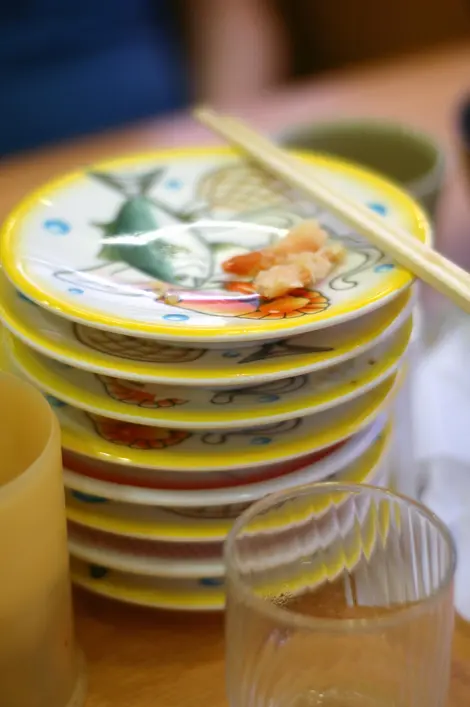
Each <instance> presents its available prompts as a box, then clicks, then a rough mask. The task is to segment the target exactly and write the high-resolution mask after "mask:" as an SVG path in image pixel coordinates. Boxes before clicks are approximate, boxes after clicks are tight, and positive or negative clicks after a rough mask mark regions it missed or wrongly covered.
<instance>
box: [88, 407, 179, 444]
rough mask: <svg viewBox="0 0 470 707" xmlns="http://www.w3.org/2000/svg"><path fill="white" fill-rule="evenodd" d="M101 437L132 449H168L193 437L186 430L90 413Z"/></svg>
mask: <svg viewBox="0 0 470 707" xmlns="http://www.w3.org/2000/svg"><path fill="white" fill-rule="evenodd" d="M90 418H91V419H92V420H93V423H94V425H95V429H96V431H97V433H98V434H99V435H100V437H103V439H105V440H106V441H107V442H112V443H113V444H119V445H122V446H124V447H130V448H131V449H141V450H151V449H166V448H167V447H173V446H175V445H176V444H181V442H184V441H185V440H186V439H189V437H191V433H190V432H186V431H185V430H169V429H166V428H164V427H150V426H148V425H134V424H131V423H129V422H121V421H120V420H110V419H108V418H106V417H98V416H96V415H90Z"/></svg>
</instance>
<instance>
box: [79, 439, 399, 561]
mask: <svg viewBox="0 0 470 707" xmlns="http://www.w3.org/2000/svg"><path fill="white" fill-rule="evenodd" d="M388 439H389V434H383V435H382V434H379V437H378V438H377V439H376V441H375V442H374V443H373V444H372V445H371V446H370V447H369V449H368V450H367V451H366V452H365V453H364V454H363V455H362V456H361V457H360V458H358V459H357V460H356V461H355V462H353V463H352V464H351V465H349V466H348V467H346V468H344V469H342V470H341V471H340V472H338V473H337V474H332V475H331V480H332V481H337V480H341V481H344V482H347V481H350V482H356V483H367V482H368V481H369V482H371V481H374V482H377V483H378V481H377V480H379V481H380V484H381V485H383V484H384V483H386V482H387V476H388V467H387V466H386V465H384V463H385V460H386V450H387V446H388ZM314 475H315V474H314V471H313V473H312V477H314ZM304 481H305V482H307V483H308V482H309V481H310V479H309V478H308V473H306V474H305V478H304ZM297 485H298V480H297V479H294V480H293V482H292V483H291V484H290V485H289V482H287V484H285V485H284V486H283V488H284V489H285V488H290V487H291V488H294V487H296V486H297ZM66 500H67V517H68V519H69V521H71V522H73V523H74V524H76V525H79V526H85V527H88V528H92V529H94V530H98V531H101V532H103V533H110V534H113V535H118V536H124V537H127V538H141V539H147V540H149V539H154V540H159V541H166V542H176V543H181V542H183V541H184V542H187V543H196V545H197V546H198V545H199V544H200V543H207V542H210V543H213V542H215V541H221V540H223V539H224V538H225V536H226V534H227V533H228V531H229V530H230V528H231V526H232V523H233V521H234V519H235V518H236V517H238V515H240V513H241V512H242V511H243V510H244V509H245V508H246V507H247V506H249V505H250V502H248V503H242V504H240V503H237V504H232V505H230V506H228V505H227V506H223V507H221V506H211V507H207V508H188V507H183V506H179V507H173V508H169V507H167V508H162V507H154V506H148V505H146V506H142V505H141V506H137V505H135V504H131V503H120V502H116V501H109V500H107V499H104V498H96V497H94V498H93V497H90V496H87V497H84V496H83V495H82V494H77V493H75V492H71V491H67V493H66ZM288 520H289V523H290V524H293V525H296V524H297V523H298V522H300V523H301V522H302V519H301V518H299V519H296V518H294V516H292V517H291V516H288ZM260 526H261V523H260ZM286 527H287V526H286ZM274 530H276V531H279V530H282V531H283V530H285V527H284V526H279V525H276V523H275V522H274V521H272V520H271V519H270V518H268V516H266V532H273V531H274ZM189 552H190V550H189V548H188V554H189ZM198 552H199V549H198V547H196V553H198Z"/></svg>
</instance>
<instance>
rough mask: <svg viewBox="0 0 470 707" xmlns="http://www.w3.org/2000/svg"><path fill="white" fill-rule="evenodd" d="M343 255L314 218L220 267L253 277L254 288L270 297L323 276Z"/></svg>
mask: <svg viewBox="0 0 470 707" xmlns="http://www.w3.org/2000/svg"><path fill="white" fill-rule="evenodd" d="M344 257H345V251H344V248H343V247H342V246H341V245H340V244H339V243H334V242H332V241H331V240H330V239H329V238H328V234H327V233H326V231H324V230H323V229H322V228H321V227H320V226H319V225H318V223H317V222H316V221H303V222H302V223H301V224H299V225H298V226H295V227H294V228H292V229H291V230H290V231H289V233H288V234H287V235H286V237H285V238H282V239H281V240H280V241H279V242H278V243H276V244H275V245H273V246H270V247H268V248H264V249H263V250H257V251H253V252H251V253H245V254H243V255H236V256H234V257H233V258H230V259H229V260H226V261H225V262H224V263H223V264H222V267H223V269H224V271H225V272H226V273H227V274H229V275H236V276H238V277H243V278H247V279H252V280H253V286H254V288H255V290H256V292H258V294H260V295H261V297H265V298H267V299H271V298H273V297H280V296H282V295H285V294H287V293H289V292H292V291H293V290H297V289H300V288H304V287H310V286H312V285H314V284H315V283H317V282H318V281H319V280H323V279H324V278H325V277H327V275H329V274H330V272H331V271H332V270H333V268H334V267H335V266H336V265H338V264H339V263H340V262H341V261H342V260H343V259H344Z"/></svg>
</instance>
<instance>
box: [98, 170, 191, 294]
mask: <svg viewBox="0 0 470 707" xmlns="http://www.w3.org/2000/svg"><path fill="white" fill-rule="evenodd" d="M164 174H165V169H164V168H159V169H156V170H153V171H152V172H148V173H146V174H143V175H138V176H137V177H134V176H132V177H127V178H122V179H121V178H119V177H117V176H115V175H111V174H106V173H103V172H90V176H91V177H93V178H95V179H97V180H99V181H100V182H102V183H103V184H105V185H106V186H108V187H111V188H113V189H115V190H117V191H119V193H121V194H123V195H124V196H125V198H126V199H125V202H124V203H123V205H122V206H121V207H120V209H119V211H118V212H117V214H116V217H115V218H114V219H113V220H112V221H110V222H109V223H101V224H95V225H96V226H97V227H98V228H100V229H101V230H102V232H103V239H104V241H106V240H110V241H111V243H106V242H105V243H104V245H102V247H101V250H100V252H99V257H100V258H103V259H104V260H110V261H120V262H124V263H127V264H128V265H130V266H131V267H133V268H135V269H137V270H140V272H142V273H145V274H146V275H149V276H150V277H153V278H155V279H157V280H163V281H165V282H168V283H172V284H176V283H178V280H179V278H178V275H177V273H176V272H175V268H174V266H173V263H172V257H173V256H174V255H175V254H177V253H183V252H187V248H181V247H180V246H178V245H175V244H172V243H168V242H167V241H165V240H164V239H163V238H160V239H158V238H157V239H155V240H152V241H150V242H148V243H145V242H140V243H139V242H138V239H136V241H137V242H132V238H129V242H128V243H119V242H117V243H113V242H112V241H113V239H115V237H116V236H130V237H132V236H140V235H142V234H145V233H148V232H152V231H156V230H157V229H158V228H159V224H158V221H157V219H156V217H155V203H154V202H153V201H151V200H150V198H149V196H148V192H149V191H150V189H151V188H152V187H153V186H154V185H155V184H157V183H158V182H159V181H160V180H161V178H162V177H163V176H164Z"/></svg>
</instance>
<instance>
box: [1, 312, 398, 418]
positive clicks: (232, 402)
mask: <svg viewBox="0 0 470 707" xmlns="http://www.w3.org/2000/svg"><path fill="white" fill-rule="evenodd" d="M411 331H412V322H411V319H410V320H408V322H407V323H406V324H405V325H404V326H403V327H402V328H401V329H400V330H399V331H398V332H397V333H396V334H395V335H394V336H392V337H391V338H390V339H387V340H386V341H384V342H382V343H380V344H378V345H377V346H375V347H373V348H372V349H370V351H368V352H366V353H364V354H362V355H360V356H358V357H357V358H353V359H350V360H349V361H345V362H344V363H340V364H339V365H337V366H335V367H333V368H328V369H326V370H324V371H318V372H317V373H311V374H306V375H303V376H296V377H295V378H284V379H283V380H281V381H273V382H270V383H263V384H261V385H258V386H251V387H248V388H235V389H230V390H223V389H218V390H216V391H214V390H208V389H207V388H194V387H192V388H189V387H185V386H161V385H155V384H151V383H150V384H145V383H135V382H132V381H124V380H121V379H118V378H108V377H106V376H97V375H94V374H92V373H86V372H85V371H81V370H79V369H77V368H71V367H70V366H67V365H65V364H63V363H59V362H57V361H53V360H52V359H48V358H46V357H44V356H42V355H41V354H38V353H35V352H34V351H33V350H32V349H29V348H28V347H27V346H25V345H24V344H23V343H22V342H21V341H20V340H19V339H14V338H13V337H12V336H11V335H10V334H6V333H5V339H6V342H5V343H6V346H7V347H8V350H9V352H10V355H11V356H12V357H13V360H14V362H15V366H16V367H18V368H19V370H20V371H21V373H22V374H23V375H24V376H25V377H26V378H28V380H29V381H30V382H31V383H33V384H34V385H36V386H37V387H38V388H39V389H40V390H42V391H43V392H45V393H47V394H48V395H52V396H54V397H56V398H57V399H58V400H60V401H61V402H65V403H68V404H70V405H72V406H74V407H77V408H79V409H81V410H85V411H86V412H89V413H91V414H93V415H101V416H103V417H109V418H113V419H116V420H123V421H125V422H131V423H135V424H142V425H159V426H163V427H170V428H180V429H232V428H238V427H240V426H250V425H256V424H272V423H274V422H282V421H284V420H289V419H291V418H293V417H302V416H305V415H309V414H313V413H317V412H321V411H323V410H328V409H329V408H332V407H335V406H336V405H339V404H342V403H345V402H347V401H348V400H353V399H354V398H356V397H358V396H360V395H363V394H364V393H367V392H368V391H369V390H372V389H373V388H375V387H376V386H377V385H379V384H380V383H381V382H382V381H384V380H386V379H387V378H388V377H389V376H391V375H392V374H393V373H395V371H396V370H397V368H398V366H399V365H400V362H401V359H402V357H403V355H404V354H405V352H406V349H407V346H408V342H409V339H410V336H411Z"/></svg>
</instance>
